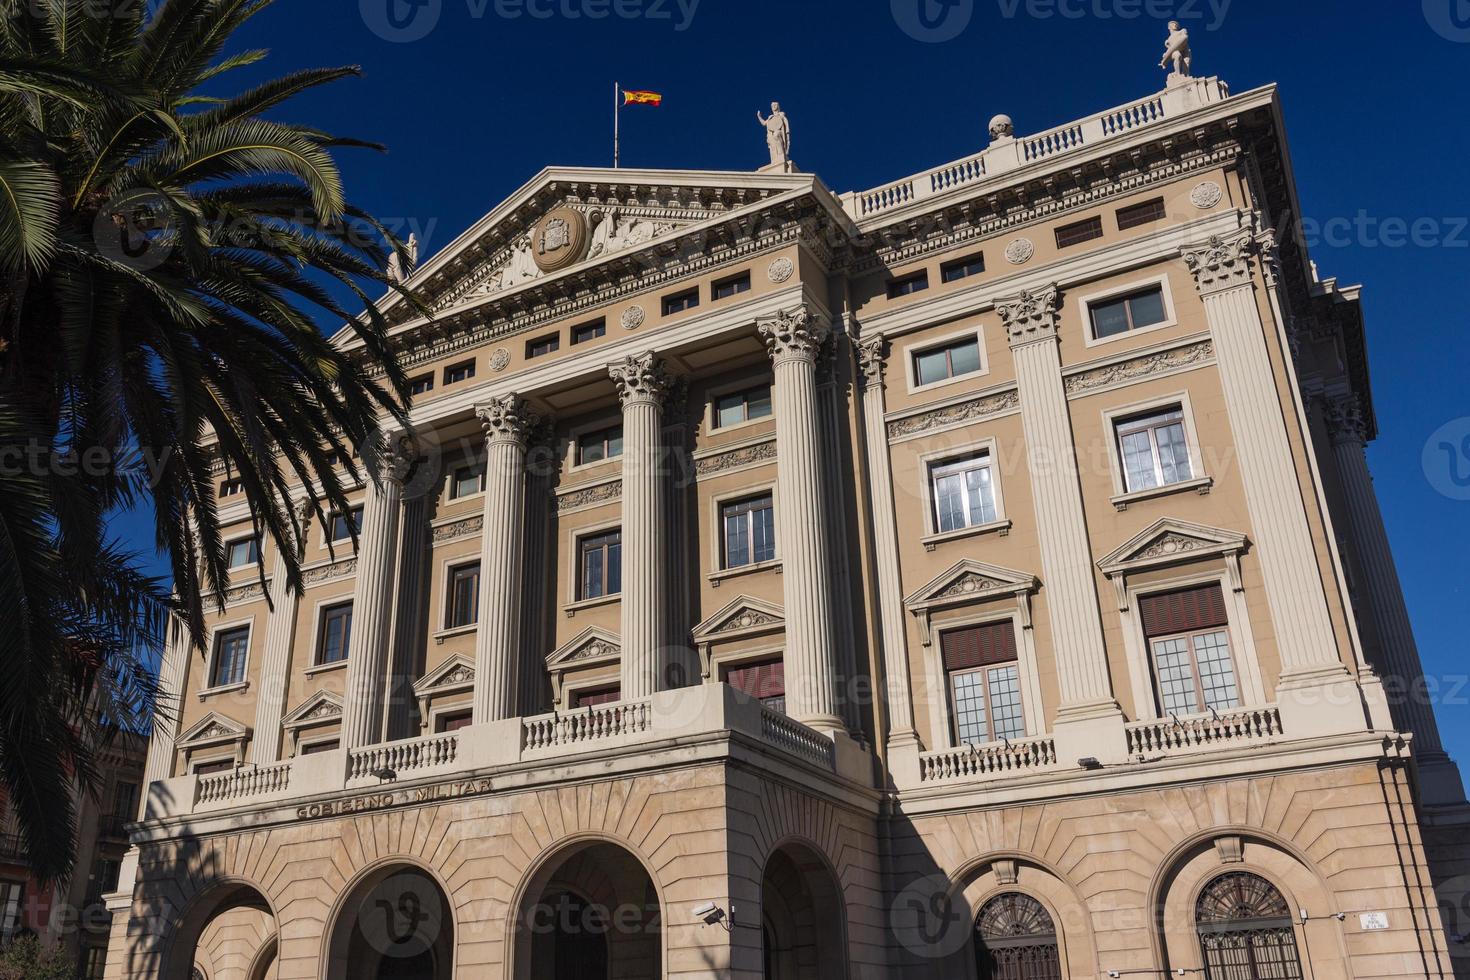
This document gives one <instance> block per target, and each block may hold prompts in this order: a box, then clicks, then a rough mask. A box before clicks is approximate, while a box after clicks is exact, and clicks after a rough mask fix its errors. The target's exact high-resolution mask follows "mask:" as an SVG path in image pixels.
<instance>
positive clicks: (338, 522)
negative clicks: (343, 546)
mask: <svg viewBox="0 0 1470 980" xmlns="http://www.w3.org/2000/svg"><path fill="white" fill-rule="evenodd" d="M361 530H362V508H361V507H354V508H352V509H351V510H349V511H348V512H347V513H345V514H333V515H332V528H331V531H332V541H334V542H336V541H347V540H349V539H351V537H352V535H353V534H354V533H355V532H358V531H361Z"/></svg>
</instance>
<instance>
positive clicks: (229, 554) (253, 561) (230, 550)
mask: <svg viewBox="0 0 1470 980" xmlns="http://www.w3.org/2000/svg"><path fill="white" fill-rule="evenodd" d="M242 544H249V545H250V546H251V549H250V550H251V558H250V559H249V560H248V561H243V562H241V563H240V564H238V565H236V564H234V553H235V547H236V546H237V545H242ZM259 565H260V535H258V534H247V535H244V536H242V537H238V538H233V539H230V540H228V541H226V542H225V568H226V570H228V571H230V572H238V571H241V570H243V569H247V568H256V567H258V566H259Z"/></svg>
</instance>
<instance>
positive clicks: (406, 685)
mask: <svg viewBox="0 0 1470 980" xmlns="http://www.w3.org/2000/svg"><path fill="white" fill-rule="evenodd" d="M401 541H402V547H401V554H400V555H399V558H400V563H399V566H398V599H397V602H396V603H395V605H394V611H393V653H392V662H391V664H390V665H389V668H388V676H389V682H388V716H387V718H386V719H385V728H384V731H385V734H384V740H385V741H389V742H392V741H396V740H397V739H400V738H410V737H412V736H414V735H417V734H418V727H419V726H418V725H416V724H415V723H414V718H413V715H414V709H415V706H416V704H415V699H414V696H413V682H414V681H415V680H417V679H418V676H419V672H420V671H421V669H422V667H423V656H422V651H423V649H424V644H425V643H426V642H427V635H428V626H427V624H426V623H425V622H424V608H425V603H426V601H427V596H426V595H425V593H426V592H427V590H428V584H429V583H428V581H427V579H428V574H427V573H428V570H429V569H428V565H429V557H430V556H429V497H428V495H427V494H425V493H424V492H422V491H420V492H418V493H414V494H412V495H411V496H410V499H408V500H406V501H405V502H404V504H403V533H402V536H401Z"/></svg>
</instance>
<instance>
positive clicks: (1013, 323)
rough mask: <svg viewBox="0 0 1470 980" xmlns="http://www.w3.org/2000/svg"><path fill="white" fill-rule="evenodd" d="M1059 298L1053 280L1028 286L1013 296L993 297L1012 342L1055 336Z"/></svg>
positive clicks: (1059, 295) (1059, 306) (1050, 338)
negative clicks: (1040, 284) (1039, 284)
mask: <svg viewBox="0 0 1470 980" xmlns="http://www.w3.org/2000/svg"><path fill="white" fill-rule="evenodd" d="M1060 299H1061V290H1060V288H1059V287H1058V286H1057V284H1056V283H1054V282H1053V283H1048V284H1047V285H1045V286H1043V287H1041V288H1040V289H1028V290H1026V291H1025V292H1023V293H1022V294H1021V295H1020V296H1017V297H1016V298H1015V299H1003V300H996V303H995V308H996V309H997V310H998V311H999V312H1000V319H1001V322H1002V323H1004V324H1005V327H1006V336H1007V337H1009V338H1010V341H1011V346H1012V347H1020V346H1022V345H1023V344H1033V343H1036V342H1037V341H1041V340H1055V339H1056V336H1057V315H1058V313H1059V312H1060V311H1061V302H1060Z"/></svg>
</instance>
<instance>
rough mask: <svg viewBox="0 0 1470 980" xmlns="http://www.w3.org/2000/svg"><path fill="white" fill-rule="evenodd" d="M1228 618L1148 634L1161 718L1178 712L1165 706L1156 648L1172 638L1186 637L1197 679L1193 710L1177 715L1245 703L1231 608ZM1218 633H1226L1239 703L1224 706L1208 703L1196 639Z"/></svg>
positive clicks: (1192, 675) (1226, 709) (1192, 674)
mask: <svg viewBox="0 0 1470 980" xmlns="http://www.w3.org/2000/svg"><path fill="white" fill-rule="evenodd" d="M1151 594H1152V593H1151ZM1226 619H1227V621H1226V623H1225V625H1223V626H1210V627H1205V628H1201V629H1195V630H1188V631H1186V632H1183V633H1165V634H1163V635H1161V636H1146V637H1144V644H1145V646H1146V647H1147V649H1148V660H1149V669H1150V672H1151V676H1152V680H1153V689H1154V700H1155V702H1156V705H1157V708H1156V710H1157V711H1158V712H1159V717H1160V718H1168V717H1171V716H1175V713H1174V712H1171V711H1169V710H1168V709H1167V708H1165V707H1164V691H1163V687H1162V685H1161V682H1160V678H1159V666H1158V654H1157V650H1156V649H1155V644H1158V643H1162V642H1165V641H1170V640H1185V641H1186V643H1185V646H1186V648H1187V650H1188V652H1189V669H1190V679H1191V680H1192V681H1193V682H1194V694H1195V708H1194V710H1193V711H1187V712H1183V713H1180V714H1178V715H1177V717H1181V718H1192V717H1198V716H1201V715H1208V714H1210V713H1211V712H1212V711H1214V712H1229V711H1237V710H1239V709H1241V708H1243V707H1245V696H1244V694H1243V693H1242V688H1241V683H1240V677H1241V670H1240V664H1239V662H1238V660H1237V658H1236V656H1235V643H1234V638H1233V637H1232V636H1231V633H1230V623H1229V621H1228V620H1229V610H1228V609H1227V611H1226ZM1217 634H1223V635H1224V637H1225V654H1226V656H1227V657H1228V658H1229V660H1230V676H1231V679H1232V681H1233V682H1234V685H1235V703H1234V704H1230V705H1224V706H1222V707H1216V706H1214V705H1210V704H1206V703H1205V685H1204V675H1203V674H1202V673H1201V671H1200V665H1199V651H1198V650H1197V649H1196V647H1195V643H1194V641H1195V640H1196V639H1199V638H1201V637H1204V636H1214V635H1217Z"/></svg>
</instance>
